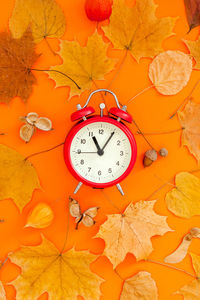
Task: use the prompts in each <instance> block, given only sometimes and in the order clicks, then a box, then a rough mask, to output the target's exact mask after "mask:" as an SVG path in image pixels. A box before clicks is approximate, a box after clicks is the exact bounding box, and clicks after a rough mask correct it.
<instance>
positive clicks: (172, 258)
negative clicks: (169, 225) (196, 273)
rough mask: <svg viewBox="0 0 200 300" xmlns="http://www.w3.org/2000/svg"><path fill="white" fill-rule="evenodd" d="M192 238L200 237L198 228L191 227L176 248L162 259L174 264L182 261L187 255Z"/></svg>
mask: <svg viewBox="0 0 200 300" xmlns="http://www.w3.org/2000/svg"><path fill="white" fill-rule="evenodd" d="M193 238H200V228H197V227H194V228H191V230H190V232H189V233H187V234H186V235H185V236H184V238H183V240H182V242H181V244H180V245H179V246H178V248H177V249H176V250H175V251H174V252H173V253H172V254H170V255H168V256H167V257H165V259H164V261H165V262H167V263H171V264H176V263H179V262H180V261H182V260H183V259H184V258H185V256H186V255H187V252H188V249H189V246H190V244H191V242H192V239H193Z"/></svg>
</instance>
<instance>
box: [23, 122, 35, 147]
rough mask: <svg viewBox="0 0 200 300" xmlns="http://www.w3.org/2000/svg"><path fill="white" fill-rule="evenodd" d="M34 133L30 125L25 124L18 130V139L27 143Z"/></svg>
mask: <svg viewBox="0 0 200 300" xmlns="http://www.w3.org/2000/svg"><path fill="white" fill-rule="evenodd" d="M34 131H35V128H34V126H32V125H30V124H25V125H23V126H22V127H21V128H20V137H21V138H22V140H24V141H25V142H26V143H28V142H29V141H30V140H31V138H32V136H33V134H34Z"/></svg>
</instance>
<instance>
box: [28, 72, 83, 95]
mask: <svg viewBox="0 0 200 300" xmlns="http://www.w3.org/2000/svg"><path fill="white" fill-rule="evenodd" d="M28 70H30V71H39V72H56V73H59V74H61V75H63V76H65V77H67V78H68V79H69V80H71V81H72V82H73V83H74V84H75V85H76V87H77V88H78V89H79V90H80V89H81V87H80V86H79V85H78V83H76V81H74V80H73V79H72V78H71V77H70V76H68V75H67V74H65V73H63V72H61V71H58V70H41V69H35V68H29V69H28Z"/></svg>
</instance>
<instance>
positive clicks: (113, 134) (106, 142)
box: [101, 131, 115, 151]
mask: <svg viewBox="0 0 200 300" xmlns="http://www.w3.org/2000/svg"><path fill="white" fill-rule="evenodd" d="M114 133H115V132H114V131H113V132H112V133H111V135H110V136H109V138H108V140H107V141H106V143H105V144H104V146H103V148H102V149H101V150H102V151H103V150H104V149H105V148H106V146H107V145H108V143H109V142H110V140H111V138H112V137H113V135H114Z"/></svg>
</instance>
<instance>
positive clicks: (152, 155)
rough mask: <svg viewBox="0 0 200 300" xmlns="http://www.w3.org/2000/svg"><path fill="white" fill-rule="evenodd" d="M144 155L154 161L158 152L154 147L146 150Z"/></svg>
mask: <svg viewBox="0 0 200 300" xmlns="http://www.w3.org/2000/svg"><path fill="white" fill-rule="evenodd" d="M144 156H145V157H147V158H149V159H150V160H152V162H153V161H156V160H157V158H158V154H157V152H156V150H154V149H150V150H147V151H146V152H145V155H144Z"/></svg>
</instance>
